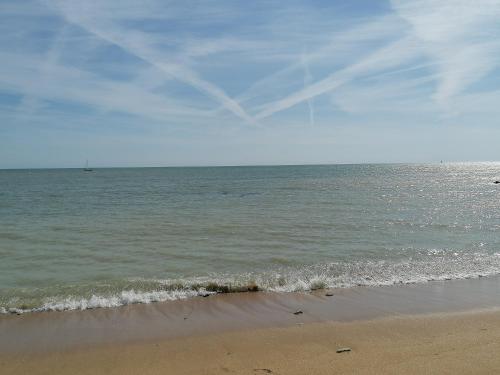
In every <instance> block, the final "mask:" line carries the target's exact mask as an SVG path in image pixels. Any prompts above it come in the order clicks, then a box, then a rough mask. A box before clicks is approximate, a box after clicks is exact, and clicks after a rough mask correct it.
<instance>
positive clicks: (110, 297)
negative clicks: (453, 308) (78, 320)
mask: <svg viewBox="0 0 500 375" xmlns="http://www.w3.org/2000/svg"><path fill="white" fill-rule="evenodd" d="M420 255H421V256H422V255H423V257H422V258H421V259H414V258H413V257H410V258H406V259H402V260H399V261H394V260H392V261H391V260H365V261H357V262H331V263H327V264H315V265H310V266H303V267H300V268H293V267H287V268H280V269H274V270H268V271H264V272H260V273H259V272H248V273H239V274H234V275H230V274H226V275H209V276H206V277H193V278H186V279H167V280H164V279H143V278H136V279H127V280H126V287H125V286H124V289H122V290H119V291H113V292H108V293H97V294H89V295H72V294H69V295H67V294H66V295H57V294H54V295H52V296H49V297H44V298H41V299H40V300H37V301H36V302H34V301H33V300H31V301H29V302H27V300H26V298H22V297H15V298H11V299H9V300H8V301H6V302H5V303H1V305H2V306H0V313H4V314H9V313H16V314H23V313H27V312H40V311H64V310H86V309H95V308H109V307H118V306H124V305H130V304H136V303H153V302H164V301H172V300H179V299H186V298H193V297H197V296H204V297H206V296H209V295H211V294H217V293H240V292H256V291H270V292H306V291H311V290H316V289H329V288H350V287H356V286H386V285H394V284H414V283H425V282H429V281H437V280H451V279H466V278H477V277H482V276H491V275H496V274H499V273H500V253H493V254H487V253H481V252H476V253H468V252H462V253H457V252H453V251H449V250H442V249H431V250H425V251H424V254H420ZM80 290H81V289H80Z"/></svg>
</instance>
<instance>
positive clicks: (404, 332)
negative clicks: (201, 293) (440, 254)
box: [0, 277, 500, 374]
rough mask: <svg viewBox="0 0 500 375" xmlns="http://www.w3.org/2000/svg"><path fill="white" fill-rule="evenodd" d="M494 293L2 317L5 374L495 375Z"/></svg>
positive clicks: (498, 362)
mask: <svg viewBox="0 0 500 375" xmlns="http://www.w3.org/2000/svg"><path fill="white" fill-rule="evenodd" d="M499 285H500V278H498V277H492V278H480V279H475V280H458V281H449V282H434V283H427V284H415V285H405V286H392V287H378V288H353V289H347V290H333V291H316V292H314V293H305V294H302V293H241V294H228V295H216V296H211V297H208V298H195V299H191V300H185V301H174V302H168V303H158V304H151V305H133V306H127V307H122V308H115V309H96V310H88V311H69V312H50V313H32V314H25V315H21V316H16V315H9V316H3V317H1V318H0V330H1V332H2V335H1V337H0V353H1V354H0V370H1V371H0V372H1V373H2V374H28V373H29V374H66V373H72V374H101V373H107V374H224V373H234V374H266V373H268V374H306V373H310V374H345V373H359V374H374V373H380V374H388V373H389V374H392V373H393V374H401V373H409V374H413V373H415V374H422V373H436V374H437V373H439V374H447V373H449V374H457V373H464V374H470V373H474V374H476V373H498V372H499V371H500V356H499V355H498V353H499V351H500V310H499V309H498V307H499V306H498V305H499V303H498V301H499V299H498V295H499V294H498V290H499ZM326 294H329V295H328V296H327V295H326ZM330 294H333V296H330ZM342 348H348V349H349V350H348V351H345V352H342V353H337V351H338V350H339V349H342Z"/></svg>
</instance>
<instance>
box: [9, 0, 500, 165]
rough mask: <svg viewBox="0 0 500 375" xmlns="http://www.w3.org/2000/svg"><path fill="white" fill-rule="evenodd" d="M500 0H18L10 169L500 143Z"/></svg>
mask: <svg viewBox="0 0 500 375" xmlns="http://www.w3.org/2000/svg"><path fill="white" fill-rule="evenodd" d="M499 125H500V0H478V1H474V2H472V1H464V0H453V1H452V0H441V1H434V0H416V1H406V0H393V1H382V0H380V1H377V0H364V1H361V0H349V1H348V0H345V1H333V0H323V1H320V0H309V1H295V0H287V1H284V0H283V1H270V0H253V1H224V0H217V1H211V0H203V1H201V0H200V1H190V0H183V1H167V0H141V1H132V0H121V1H116V0H113V1H109V0H86V1H81V0H67V1H66V0H65V1H63V0H37V1H30V0H26V1H24V0H19V1H8V0H0V168H46V167H82V166H83V165H84V164H85V160H87V159H88V160H89V164H90V165H91V166H93V167H105V166H117V167H125V166H183V165H186V166H191V165H256V164H311V163H367V162H389V163H390V162H439V161H440V160H444V161H494V160H500V126H499Z"/></svg>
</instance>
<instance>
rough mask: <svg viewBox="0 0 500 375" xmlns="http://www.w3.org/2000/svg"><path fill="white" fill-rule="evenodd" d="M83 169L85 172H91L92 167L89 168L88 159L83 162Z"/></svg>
mask: <svg viewBox="0 0 500 375" xmlns="http://www.w3.org/2000/svg"><path fill="white" fill-rule="evenodd" d="M83 170H84V171H85V172H92V171H93V169H92V168H89V161H88V160H87V161H86V162H85V168H83Z"/></svg>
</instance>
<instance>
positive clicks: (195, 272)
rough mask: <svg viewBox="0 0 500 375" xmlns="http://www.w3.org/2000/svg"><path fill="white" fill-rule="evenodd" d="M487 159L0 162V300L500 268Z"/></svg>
mask: <svg viewBox="0 0 500 375" xmlns="http://www.w3.org/2000/svg"><path fill="white" fill-rule="evenodd" d="M499 178H500V164H498V163H461V164H447V163H445V164H429V165H410V164H394V165H368V164H366V165H317V166H272V167H206V168H110V169H95V170H94V171H92V172H84V171H83V170H81V169H51V170H2V171H0V312H3V313H9V312H27V311H42V310H65V309H85V308H95V307H110V306H119V305H124V304H130V303H140V302H144V303H148V302H153V301H165V300H171V299H178V298H188V297H194V296H197V295H199V294H205V293H211V292H217V291H237V290H246V289H252V290H255V289H259V290H268V291H283V292H286V291H306V290H311V289H316V288H331V287H342V288H347V287H352V286H358V285H390V284H395V283H413V282H427V281H429V280H443V279H456V278H468V277H478V276H483V275H491V274H497V273H499V272H500V184H498V185H496V184H494V183H493V182H494V181H495V180H497V179H499Z"/></svg>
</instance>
